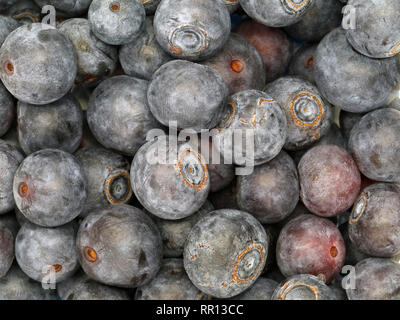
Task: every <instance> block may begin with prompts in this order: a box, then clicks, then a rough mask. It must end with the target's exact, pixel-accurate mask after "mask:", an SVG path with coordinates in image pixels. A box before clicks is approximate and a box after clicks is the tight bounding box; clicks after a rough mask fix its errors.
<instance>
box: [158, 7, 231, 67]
mask: <svg viewBox="0 0 400 320" xmlns="http://www.w3.org/2000/svg"><path fill="white" fill-rule="evenodd" d="M230 28H231V20H230V16H229V11H228V9H227V8H226V6H225V5H224V4H223V3H222V1H220V0H218V1H214V0H180V1H175V0H162V1H161V3H160V5H159V6H158V8H157V11H156V13H155V16H154V32H155V34H156V38H157V41H158V42H159V44H160V45H161V47H163V48H164V50H165V51H166V52H168V53H169V54H171V55H172V56H174V57H176V58H182V59H186V60H192V61H198V60H203V59H206V58H209V57H211V56H213V55H215V54H216V53H217V52H218V51H219V50H220V49H221V48H222V47H223V46H224V44H225V43H226V42H227V41H228V37H229V33H230Z"/></svg>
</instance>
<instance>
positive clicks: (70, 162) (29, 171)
mask: <svg viewBox="0 0 400 320" xmlns="http://www.w3.org/2000/svg"><path fill="white" fill-rule="evenodd" d="M13 192H14V199H15V203H16V205H17V207H18V209H19V210H20V211H21V212H22V214H23V215H24V216H25V217H26V218H27V219H28V220H30V221H31V222H33V223H35V224H38V225H40V226H44V227H56V226H61V225H63V224H66V223H68V222H70V221H72V220H73V219H74V218H76V217H77V216H78V215H79V214H80V213H81V211H82V210H83V206H84V204H85V201H86V196H87V180H86V176H85V174H84V171H83V169H82V168H81V166H80V164H79V162H78V161H77V160H76V159H75V157H73V156H72V155H70V154H68V153H66V152H64V151H61V150H56V149H43V150H40V151H37V152H35V153H32V154H31V155H29V156H28V157H26V158H25V159H24V161H22V163H21V165H20V166H19V167H18V169H17V172H16V173H15V176H14V186H13Z"/></svg>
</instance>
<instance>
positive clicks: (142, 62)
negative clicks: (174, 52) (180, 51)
mask: <svg viewBox="0 0 400 320" xmlns="http://www.w3.org/2000/svg"><path fill="white" fill-rule="evenodd" d="M172 59H173V58H172V57H171V56H170V55H168V54H167V53H166V52H165V51H164V50H163V49H162V48H161V46H160V45H159V44H158V42H157V40H156V38H155V35H154V27H153V17H147V18H146V22H145V30H144V31H143V32H142V33H141V34H140V35H139V37H138V38H137V39H136V40H135V41H132V42H130V43H127V44H125V45H123V46H121V49H120V50H119V61H120V62H121V66H122V68H123V69H124V72H125V73H126V74H127V75H129V76H132V77H137V78H141V79H145V80H150V79H151V77H152V75H153V74H154V72H156V71H157V69H158V68H160V67H161V66H162V65H163V64H165V63H167V62H168V61H170V60H172Z"/></svg>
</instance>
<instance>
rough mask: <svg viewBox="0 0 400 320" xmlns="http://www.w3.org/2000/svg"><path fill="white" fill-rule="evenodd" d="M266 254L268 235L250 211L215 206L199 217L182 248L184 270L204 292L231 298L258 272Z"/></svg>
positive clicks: (243, 288) (262, 266) (218, 296)
mask: <svg viewBox="0 0 400 320" xmlns="http://www.w3.org/2000/svg"><path fill="white" fill-rule="evenodd" d="M267 254H268V237H267V235H266V233H265V231H264V229H263V227H262V225H261V224H260V223H259V222H258V221H257V220H256V219H255V218H254V217H253V216H252V215H250V214H248V213H246V212H243V211H238V210H231V209H225V210H217V211H213V212H210V213H209V214H208V215H206V216H204V217H203V218H202V219H200V220H199V221H198V222H197V223H196V225H195V226H194V227H193V228H192V230H191V231H190V233H189V236H188V239H187V240H186V244H185V249H184V252H183V261H184V266H185V270H186V272H187V274H188V276H189V278H190V280H191V281H192V282H193V284H194V285H195V286H196V287H197V288H199V289H200V290H201V291H202V292H204V293H205V294H208V295H211V296H214V297H216V298H230V297H233V296H236V295H238V294H240V293H242V292H243V291H244V290H246V289H248V288H249V287H250V286H251V285H252V284H253V283H254V282H255V281H256V280H257V278H258V277H259V276H260V274H261V271H262V270H263V268H264V265H265V261H266V256H267Z"/></svg>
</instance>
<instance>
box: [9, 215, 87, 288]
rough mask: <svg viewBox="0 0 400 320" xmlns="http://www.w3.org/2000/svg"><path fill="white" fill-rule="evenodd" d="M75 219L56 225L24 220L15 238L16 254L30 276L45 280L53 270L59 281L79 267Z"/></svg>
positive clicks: (34, 278)
mask: <svg viewBox="0 0 400 320" xmlns="http://www.w3.org/2000/svg"><path fill="white" fill-rule="evenodd" d="M75 229H76V228H75V226H74V224H73V223H71V224H67V225H64V226H62V227H57V228H43V227H39V226H37V225H34V224H32V223H26V224H24V225H23V226H22V227H21V229H20V230H19V232H18V235H17V237H16V239H15V258H16V259H17V262H18V265H19V266H20V268H21V269H22V271H24V272H25V273H26V274H27V275H28V276H29V277H30V278H31V279H33V280H36V281H40V282H42V281H45V280H46V278H45V277H46V276H48V274H49V272H54V275H55V280H56V282H61V281H63V280H65V279H67V278H68V277H70V276H72V275H73V274H74V272H75V271H76V270H77V269H78V266H79V264H78V257H77V253H76V251H75V236H76V232H75Z"/></svg>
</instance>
